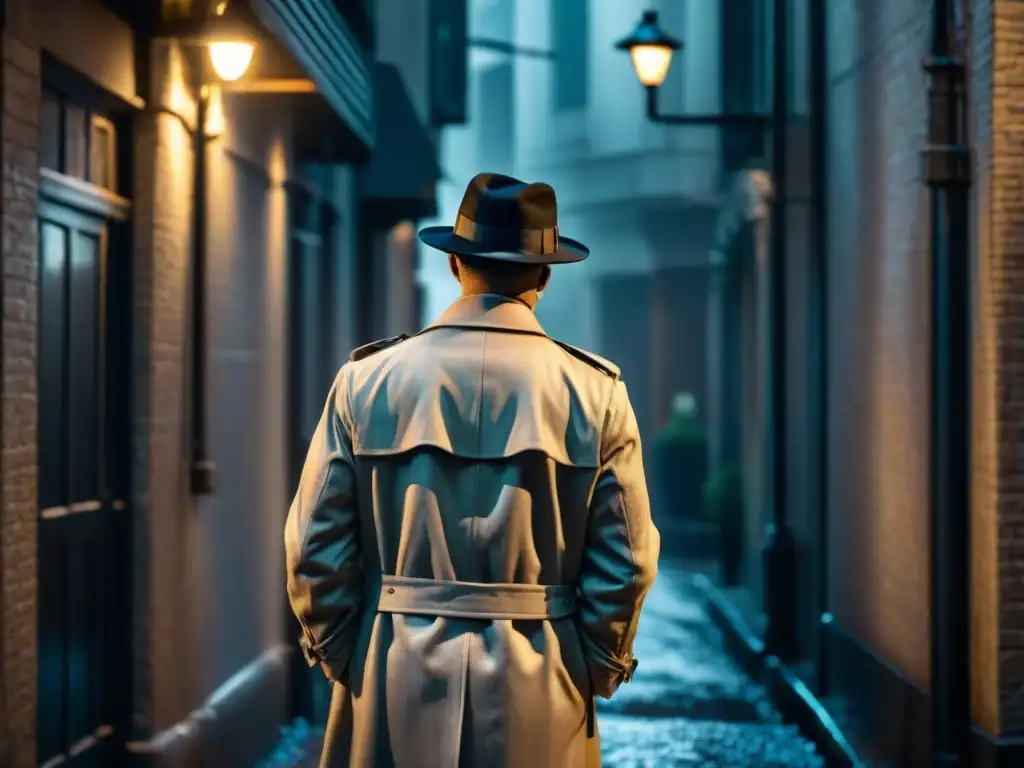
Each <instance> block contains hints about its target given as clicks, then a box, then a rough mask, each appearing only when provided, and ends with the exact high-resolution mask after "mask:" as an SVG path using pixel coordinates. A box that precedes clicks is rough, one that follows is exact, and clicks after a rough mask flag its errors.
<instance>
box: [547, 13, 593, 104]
mask: <svg viewBox="0 0 1024 768" xmlns="http://www.w3.org/2000/svg"><path fill="white" fill-rule="evenodd" d="M587 1H588V0H548V7H549V8H550V10H551V48H552V50H554V53H555V62H554V70H555V75H554V104H555V109H558V110H561V109H578V108H580V107H585V106H586V105H587V91H588V86H589V80H590V78H589V77H588V70H587V52H588V50H589V47H590V30H589V29H588V24H589V18H588V14H587Z"/></svg>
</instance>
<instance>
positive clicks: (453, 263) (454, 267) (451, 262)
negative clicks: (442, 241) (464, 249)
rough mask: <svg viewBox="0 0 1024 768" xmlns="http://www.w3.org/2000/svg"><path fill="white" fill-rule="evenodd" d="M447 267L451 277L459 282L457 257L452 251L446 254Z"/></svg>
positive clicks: (460, 280)
mask: <svg viewBox="0 0 1024 768" xmlns="http://www.w3.org/2000/svg"><path fill="white" fill-rule="evenodd" d="M448 269H449V270H451V273H452V277H454V278H455V280H456V281H457V282H459V283H461V282H462V278H461V277H460V276H459V257H458V256H456V255H455V254H454V253H449V254H448Z"/></svg>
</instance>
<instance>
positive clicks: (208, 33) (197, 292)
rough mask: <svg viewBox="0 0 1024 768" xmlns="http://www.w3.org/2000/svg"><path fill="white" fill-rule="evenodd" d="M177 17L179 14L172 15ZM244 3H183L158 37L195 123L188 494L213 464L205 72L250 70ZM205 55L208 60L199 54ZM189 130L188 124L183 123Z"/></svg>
mask: <svg viewBox="0 0 1024 768" xmlns="http://www.w3.org/2000/svg"><path fill="white" fill-rule="evenodd" d="M175 11H178V13H175ZM257 29H258V27H257V23H256V21H255V19H254V17H252V16H251V11H250V9H249V8H248V5H247V4H246V3H231V2H228V0H216V2H209V1H208V0H207V1H206V2H199V3H198V4H195V3H183V4H181V5H180V6H174V7H165V17H164V19H163V24H162V27H161V30H160V35H159V37H161V38H164V39H173V40H176V41H177V42H178V43H179V44H181V45H182V47H183V49H184V51H183V52H184V55H185V57H186V58H187V59H188V61H189V63H190V66H191V68H192V75H193V89H194V93H193V98H194V101H195V110H196V111H195V123H194V126H193V127H191V128H190V129H189V130H190V132H191V133H192V139H193V155H194V157H193V162H194V164H195V166H194V169H193V173H192V197H193V201H192V269H191V273H192V393H191V394H192V435H191V447H192V450H191V462H190V463H191V466H190V468H189V480H190V487H191V491H192V493H193V494H197V495H199V494H209V493H212V492H213V490H214V485H215V477H216V464H215V463H214V462H213V461H212V460H211V459H210V458H209V455H208V449H207V425H206V413H207V408H206V405H207V396H208V386H207V373H206V370H207V359H206V358H207V333H206V319H207V318H206V149H207V145H208V143H209V141H210V140H211V139H212V138H215V136H211V135H210V134H209V133H208V115H209V113H210V111H211V110H210V106H211V104H210V102H211V96H212V95H213V94H214V93H215V89H214V88H211V87H210V86H212V85H216V83H213V82H210V81H211V80H212V79H213V78H210V77H209V73H210V70H212V72H213V75H214V76H215V77H216V79H217V80H219V81H221V82H225V83H231V82H235V81H237V80H239V79H240V78H242V77H243V76H244V75H245V74H246V72H247V71H248V70H249V65H250V64H251V63H252V59H253V54H254V53H255V51H256V46H257V44H258V42H259V39H260V35H259V33H258V31H257ZM204 53H205V54H206V55H207V56H208V58H209V60H208V61H207V60H206V57H205V56H203V54H204ZM183 122H185V123H186V124H188V121H185V120H184V119H183Z"/></svg>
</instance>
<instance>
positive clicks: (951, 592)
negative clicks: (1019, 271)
mask: <svg viewBox="0 0 1024 768" xmlns="http://www.w3.org/2000/svg"><path fill="white" fill-rule="evenodd" d="M954 28H955V23H954V18H953V8H952V5H951V3H950V2H949V0H934V2H933V3H932V44H931V53H930V54H929V55H928V57H927V58H925V60H924V62H923V64H922V66H923V68H924V71H925V73H926V74H927V75H928V79H929V87H928V144H927V146H926V148H925V150H924V151H923V153H922V161H923V171H924V179H925V183H926V184H927V185H928V189H929V197H930V201H929V202H930V206H929V213H930V218H931V272H932V277H931V373H932V375H931V423H932V439H931V446H930V447H931V453H930V456H929V459H930V461H929V464H930V466H929V474H930V483H929V494H930V507H931V548H932V551H931V687H932V695H931V709H932V711H931V731H932V764H933V765H936V766H945V765H949V766H954V765H961V764H962V763H963V761H964V760H966V759H967V753H968V731H969V728H970V710H969V706H970V705H969V699H970V677H969V675H970V641H969V638H968V632H969V627H970V621H969V618H970V617H969V588H970V567H969V552H970V549H969V543H968V538H969V535H970V501H971V494H970V479H969V478H970V475H969V473H970V438H971V433H970V382H971V337H970V334H971V324H972V323H971V306H970V295H971V270H970V247H969V242H968V216H969V206H970V199H969V190H970V183H971V179H970V149H969V147H968V145H967V124H966V104H965V101H966V100H965V98H964V88H965V85H964V62H963V59H962V57H961V56H960V53H959V51H958V50H957V48H958V42H957V41H956V40H955V39H954V32H953V31H954Z"/></svg>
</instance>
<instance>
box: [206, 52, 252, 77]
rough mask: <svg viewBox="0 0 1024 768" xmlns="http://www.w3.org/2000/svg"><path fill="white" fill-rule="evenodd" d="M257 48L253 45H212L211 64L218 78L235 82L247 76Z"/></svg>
mask: <svg viewBox="0 0 1024 768" xmlns="http://www.w3.org/2000/svg"><path fill="white" fill-rule="evenodd" d="M255 50H256V46H254V45H253V44H252V43H211V44H210V63H211V64H213V71H214V72H216V73H217V77H219V78H220V79H221V80H223V81H225V82H228V83H230V82H233V81H235V80H237V79H238V78H240V77H241V76H242V75H244V74H245V71H246V70H247V69H248V68H249V63H250V62H251V61H252V54H253V52H254V51H255Z"/></svg>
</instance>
